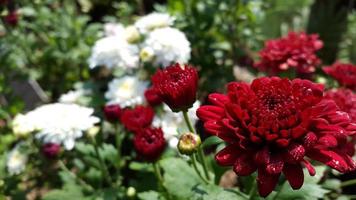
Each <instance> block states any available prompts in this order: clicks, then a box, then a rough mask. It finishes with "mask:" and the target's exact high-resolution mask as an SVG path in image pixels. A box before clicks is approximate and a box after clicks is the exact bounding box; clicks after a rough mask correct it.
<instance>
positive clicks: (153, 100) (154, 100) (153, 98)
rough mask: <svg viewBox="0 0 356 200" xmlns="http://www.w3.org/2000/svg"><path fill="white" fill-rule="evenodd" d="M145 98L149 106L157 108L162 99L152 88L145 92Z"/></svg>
mask: <svg viewBox="0 0 356 200" xmlns="http://www.w3.org/2000/svg"><path fill="white" fill-rule="evenodd" d="M145 98H146V100H147V102H148V104H150V106H157V105H160V104H161V103H162V99H161V97H160V96H159V95H158V93H157V90H156V89H155V88H154V87H150V88H148V89H147V90H146V91H145Z"/></svg>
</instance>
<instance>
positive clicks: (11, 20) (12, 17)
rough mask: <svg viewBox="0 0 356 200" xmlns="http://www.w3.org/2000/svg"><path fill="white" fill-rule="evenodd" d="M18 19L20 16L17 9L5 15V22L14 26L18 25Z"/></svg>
mask: <svg viewBox="0 0 356 200" xmlns="http://www.w3.org/2000/svg"><path fill="white" fill-rule="evenodd" d="M18 21H19V16H18V14H17V12H16V11H11V12H10V13H9V14H8V15H6V16H5V22H6V23H8V24H10V25H12V26H16V25H17V23H18Z"/></svg>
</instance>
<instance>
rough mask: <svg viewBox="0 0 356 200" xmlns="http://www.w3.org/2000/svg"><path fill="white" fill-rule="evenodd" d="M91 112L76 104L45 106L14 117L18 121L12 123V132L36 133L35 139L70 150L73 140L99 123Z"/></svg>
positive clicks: (90, 109)
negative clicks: (60, 145) (61, 145)
mask: <svg viewBox="0 0 356 200" xmlns="http://www.w3.org/2000/svg"><path fill="white" fill-rule="evenodd" d="M93 112H94V110H93V109H92V108H87V107H83V106H79V105H76V104H62V103H54V104H47V105H43V106H40V107H38V108H36V109H35V110H33V111H30V112H28V113H27V114H25V115H19V116H18V117H15V119H18V120H15V123H13V131H14V132H15V133H16V132H18V133H19V134H20V133H21V134H25V132H26V131H27V134H28V133H29V132H32V131H36V132H37V134H36V138H38V139H41V140H42V141H43V142H44V143H56V144H63V145H64V147H65V149H67V150H71V149H73V147H74V144H75V140H76V139H77V138H80V137H82V135H83V132H84V131H87V130H88V129H90V128H92V127H93V126H94V124H96V123H98V122H99V118H97V117H95V116H92V114H93ZM22 122H23V123H22Z"/></svg>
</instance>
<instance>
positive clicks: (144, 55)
mask: <svg viewBox="0 0 356 200" xmlns="http://www.w3.org/2000/svg"><path fill="white" fill-rule="evenodd" d="M153 57H154V52H153V49H152V48H151V47H144V48H143V49H142V50H141V51H140V59H141V60H142V61H143V62H149V61H151V60H152V59H153Z"/></svg>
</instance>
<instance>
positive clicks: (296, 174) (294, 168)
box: [283, 164, 304, 190]
mask: <svg viewBox="0 0 356 200" xmlns="http://www.w3.org/2000/svg"><path fill="white" fill-rule="evenodd" d="M283 174H284V176H285V177H286V179H287V180H288V182H289V184H290V186H291V187H292V188H293V189H294V190H297V189H299V188H301V187H302V185H303V182H304V174H303V169H302V167H301V166H300V164H295V165H291V164H285V166H284V168H283Z"/></svg>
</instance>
